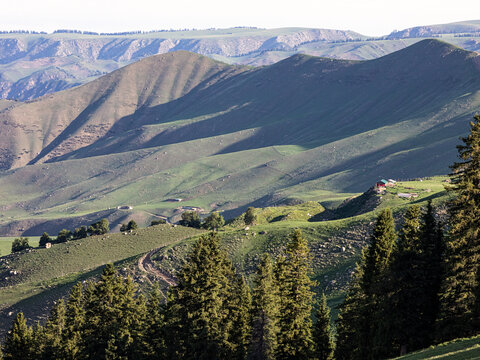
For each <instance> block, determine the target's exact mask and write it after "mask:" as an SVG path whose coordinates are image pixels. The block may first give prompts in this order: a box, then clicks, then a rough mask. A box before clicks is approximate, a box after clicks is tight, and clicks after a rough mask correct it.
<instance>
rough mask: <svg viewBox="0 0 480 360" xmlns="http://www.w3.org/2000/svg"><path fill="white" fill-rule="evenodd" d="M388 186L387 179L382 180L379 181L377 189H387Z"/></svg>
mask: <svg viewBox="0 0 480 360" xmlns="http://www.w3.org/2000/svg"><path fill="white" fill-rule="evenodd" d="M387 184H388V181H387V180H385V179H382V180H380V181H377V183H376V186H377V187H386V186H387Z"/></svg>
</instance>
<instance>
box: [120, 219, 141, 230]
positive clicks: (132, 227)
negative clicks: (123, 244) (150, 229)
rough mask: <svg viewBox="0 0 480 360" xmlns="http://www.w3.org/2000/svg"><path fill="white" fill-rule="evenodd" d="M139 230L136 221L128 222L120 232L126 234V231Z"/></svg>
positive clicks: (121, 227)
mask: <svg viewBox="0 0 480 360" xmlns="http://www.w3.org/2000/svg"><path fill="white" fill-rule="evenodd" d="M136 229H138V225H137V223H136V222H135V220H130V221H129V222H128V224H122V226H120V231H121V232H124V231H130V230H136Z"/></svg>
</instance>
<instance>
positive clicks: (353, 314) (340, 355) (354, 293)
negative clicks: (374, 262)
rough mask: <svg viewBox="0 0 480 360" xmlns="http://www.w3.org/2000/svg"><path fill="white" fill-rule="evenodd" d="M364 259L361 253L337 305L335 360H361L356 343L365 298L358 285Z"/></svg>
mask: <svg viewBox="0 0 480 360" xmlns="http://www.w3.org/2000/svg"><path fill="white" fill-rule="evenodd" d="M364 259H365V256H364V254H362V260H361V262H360V263H359V264H357V269H356V271H355V274H354V278H353V279H352V281H351V282H350V287H349V289H348V291H347V294H346V295H345V300H344V301H343V303H342V304H341V305H340V307H339V314H338V319H337V343H336V349H335V358H336V359H337V360H347V359H355V360H357V359H358V360H362V357H361V353H360V351H361V349H360V347H359V345H358V344H359V343H360V339H361V333H360V331H359V329H360V328H361V325H362V321H363V318H362V314H363V312H362V309H363V307H364V305H365V300H366V299H365V295H364V293H363V292H362V289H361V287H360V280H361V278H362V275H363V263H364Z"/></svg>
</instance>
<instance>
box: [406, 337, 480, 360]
mask: <svg viewBox="0 0 480 360" xmlns="http://www.w3.org/2000/svg"><path fill="white" fill-rule="evenodd" d="M479 358H480V336H475V337H472V338H469V339H457V340H454V341H449V342H447V343H444V344H440V345H437V346H432V347H430V348H428V349H426V350H422V351H418V352H415V353H411V354H408V355H405V356H401V357H398V358H397V359H401V360H421V359H425V360H428V359H432V360H433V359H450V360H467V359H469V360H470V359H479Z"/></svg>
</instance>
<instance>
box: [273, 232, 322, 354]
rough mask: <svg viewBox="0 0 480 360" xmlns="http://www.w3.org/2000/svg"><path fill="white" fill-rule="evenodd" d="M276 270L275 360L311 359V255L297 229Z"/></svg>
mask: <svg viewBox="0 0 480 360" xmlns="http://www.w3.org/2000/svg"><path fill="white" fill-rule="evenodd" d="M281 261H282V264H281V266H280V267H279V268H278V269H279V270H278V272H277V274H278V278H277V284H278V288H279V296H280V297H281V299H282V301H281V302H280V317H279V322H278V325H279V328H280V331H279V333H278V347H277V356H276V358H277V359H292V358H294V359H310V358H311V357H312V355H313V345H314V344H313V339H312V319H311V314H312V297H313V292H312V290H311V288H312V286H313V285H314V282H313V281H312V280H310V277H309V275H310V274H311V273H312V267H311V259H310V251H309V249H308V245H307V240H306V239H305V238H304V237H303V235H302V232H301V231H300V230H299V229H296V230H295V231H294V232H293V233H292V234H291V235H290V240H289V242H288V244H287V248H286V256H285V260H284V261H283V259H282V260H281Z"/></svg>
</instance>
